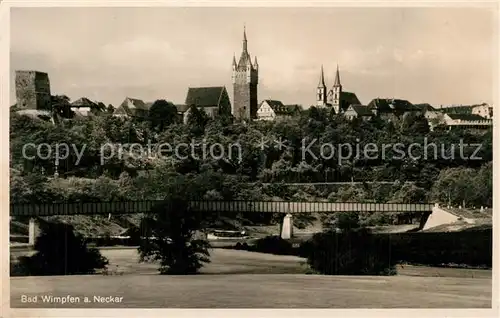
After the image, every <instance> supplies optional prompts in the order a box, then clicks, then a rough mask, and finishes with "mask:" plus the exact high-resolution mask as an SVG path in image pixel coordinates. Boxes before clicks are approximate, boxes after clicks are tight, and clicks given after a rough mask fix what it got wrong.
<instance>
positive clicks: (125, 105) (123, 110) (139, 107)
mask: <svg viewBox="0 0 500 318" xmlns="http://www.w3.org/2000/svg"><path fill="white" fill-rule="evenodd" d="M149 107H151V103H145V102H144V101H143V100H140V99H137V98H130V97H126V98H125V100H124V101H123V102H122V103H121V104H120V106H118V107H117V108H116V109H115V111H114V113H113V116H117V117H127V118H130V117H139V118H147V117H148V114H149Z"/></svg>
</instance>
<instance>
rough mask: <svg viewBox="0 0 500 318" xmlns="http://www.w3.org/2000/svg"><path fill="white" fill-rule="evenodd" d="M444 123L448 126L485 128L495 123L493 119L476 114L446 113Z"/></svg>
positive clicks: (452, 127) (453, 127) (450, 127)
mask: <svg viewBox="0 0 500 318" xmlns="http://www.w3.org/2000/svg"><path fill="white" fill-rule="evenodd" d="M443 119H444V124H445V125H446V128H448V129H449V130H451V129H468V130H485V129H489V128H490V127H491V126H492V125H493V120H491V119H485V118H483V117H481V116H479V115H476V114H444V118H443Z"/></svg>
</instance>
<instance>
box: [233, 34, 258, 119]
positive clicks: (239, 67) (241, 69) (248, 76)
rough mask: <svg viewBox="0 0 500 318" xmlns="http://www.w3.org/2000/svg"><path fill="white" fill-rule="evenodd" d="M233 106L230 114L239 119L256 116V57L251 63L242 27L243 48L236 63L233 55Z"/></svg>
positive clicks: (254, 117)
mask: <svg viewBox="0 0 500 318" xmlns="http://www.w3.org/2000/svg"><path fill="white" fill-rule="evenodd" d="M232 77H233V94H234V97H233V108H232V114H233V116H234V117H236V118H237V119H240V120H252V119H256V118H257V109H258V104H257V84H258V79H259V65H258V64H257V57H255V61H254V62H253V64H252V60H251V58H250V54H249V53H248V48H247V35H246V30H245V29H243V50H242V52H241V55H240V59H239V61H238V63H236V57H235V56H233V76H232Z"/></svg>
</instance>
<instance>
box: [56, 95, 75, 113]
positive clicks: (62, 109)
mask: <svg viewBox="0 0 500 318" xmlns="http://www.w3.org/2000/svg"><path fill="white" fill-rule="evenodd" d="M51 103H52V111H53V112H54V113H56V114H58V115H59V116H61V117H63V118H73V116H74V115H75V113H74V112H73V111H72V110H71V103H70V98H69V97H68V96H66V95H53V96H51Z"/></svg>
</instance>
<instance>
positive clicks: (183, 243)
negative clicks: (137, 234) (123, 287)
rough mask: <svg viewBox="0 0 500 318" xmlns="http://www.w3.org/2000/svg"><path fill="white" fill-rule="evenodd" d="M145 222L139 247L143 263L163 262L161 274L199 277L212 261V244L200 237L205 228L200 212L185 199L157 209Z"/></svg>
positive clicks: (143, 221) (173, 201) (176, 200)
mask: <svg viewBox="0 0 500 318" xmlns="http://www.w3.org/2000/svg"><path fill="white" fill-rule="evenodd" d="M152 212H153V214H152V215H150V216H147V217H145V218H144V219H143V220H142V222H141V228H143V229H144V230H143V235H144V237H143V239H142V240H141V244H140V246H139V248H138V251H139V254H140V261H142V262H149V261H159V262H160V268H159V271H160V273H161V274H174V275H186V274H195V273H197V272H198V270H199V269H200V268H201V267H202V266H203V263H208V262H210V259H209V256H210V253H209V251H208V249H209V247H210V244H209V243H208V241H207V240H206V239H205V238H204V237H198V238H197V237H196V234H199V233H201V230H202V229H203V221H202V216H201V215H200V213H196V212H194V211H192V210H191V209H190V208H189V207H188V203H187V202H186V201H185V200H182V199H173V200H169V201H168V202H166V203H164V204H161V205H159V206H157V207H156V208H155V209H154V210H153V211H152Z"/></svg>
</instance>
